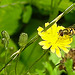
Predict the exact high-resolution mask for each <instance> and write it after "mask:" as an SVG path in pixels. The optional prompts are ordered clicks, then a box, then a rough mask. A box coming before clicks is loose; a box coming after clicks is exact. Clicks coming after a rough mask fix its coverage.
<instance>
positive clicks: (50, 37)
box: [37, 23, 72, 57]
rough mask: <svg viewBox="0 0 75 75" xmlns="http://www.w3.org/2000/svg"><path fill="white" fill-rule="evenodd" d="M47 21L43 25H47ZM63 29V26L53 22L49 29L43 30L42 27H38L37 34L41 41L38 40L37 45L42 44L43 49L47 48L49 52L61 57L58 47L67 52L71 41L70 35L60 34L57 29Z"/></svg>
mask: <svg viewBox="0 0 75 75" xmlns="http://www.w3.org/2000/svg"><path fill="white" fill-rule="evenodd" d="M48 25H49V23H45V27H47V26H48ZM60 29H65V28H64V27H63V26H57V24H56V23H55V24H53V25H52V26H51V27H50V28H49V29H47V30H46V31H44V29H43V28H42V27H38V29H37V30H38V35H40V36H41V38H42V39H43V41H41V42H39V45H42V48H43V49H49V48H50V50H51V52H53V53H56V55H57V56H58V57H61V53H60V49H62V50H63V51H64V52H65V53H68V51H69V50H68V49H67V48H68V47H70V45H69V44H70V43H71V42H72V37H70V36H69V35H63V36H60V35H59V34H58V33H59V30H60Z"/></svg>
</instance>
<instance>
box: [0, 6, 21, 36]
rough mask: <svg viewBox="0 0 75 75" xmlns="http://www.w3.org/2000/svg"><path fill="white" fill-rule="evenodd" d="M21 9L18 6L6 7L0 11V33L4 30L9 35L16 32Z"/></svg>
mask: <svg viewBox="0 0 75 75" xmlns="http://www.w3.org/2000/svg"><path fill="white" fill-rule="evenodd" d="M21 12H22V7H21V6H20V5H16V6H13V7H12V6H8V7H5V8H2V9H0V32H1V31H3V30H6V31H7V32H8V33H9V34H10V35H12V34H13V33H15V32H16V30H17V29H18V27H19V22H18V21H19V19H20V18H21V16H20V15H21Z"/></svg>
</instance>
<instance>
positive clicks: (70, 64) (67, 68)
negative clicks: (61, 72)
mask: <svg viewBox="0 0 75 75" xmlns="http://www.w3.org/2000/svg"><path fill="white" fill-rule="evenodd" d="M72 64H73V60H72V59H68V60H67V61H66V62H65V66H66V70H67V72H68V75H73V71H72Z"/></svg>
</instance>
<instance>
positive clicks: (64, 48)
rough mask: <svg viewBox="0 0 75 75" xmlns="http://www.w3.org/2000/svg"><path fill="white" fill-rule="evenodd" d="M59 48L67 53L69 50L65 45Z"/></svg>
mask: <svg viewBox="0 0 75 75" xmlns="http://www.w3.org/2000/svg"><path fill="white" fill-rule="evenodd" d="M60 48H61V49H63V51H64V52H65V53H68V52H69V50H68V49H67V48H66V47H64V46H61V47H60Z"/></svg>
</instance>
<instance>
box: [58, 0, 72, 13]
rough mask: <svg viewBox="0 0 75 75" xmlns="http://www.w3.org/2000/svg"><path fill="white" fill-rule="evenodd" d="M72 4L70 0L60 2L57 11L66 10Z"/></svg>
mask: <svg viewBox="0 0 75 75" xmlns="http://www.w3.org/2000/svg"><path fill="white" fill-rule="evenodd" d="M71 4H73V2H71V1H70V0H61V2H60V5H59V10H60V11H61V12H63V11H64V10H65V9H66V8H68V7H69V6H70V5H71Z"/></svg>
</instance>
